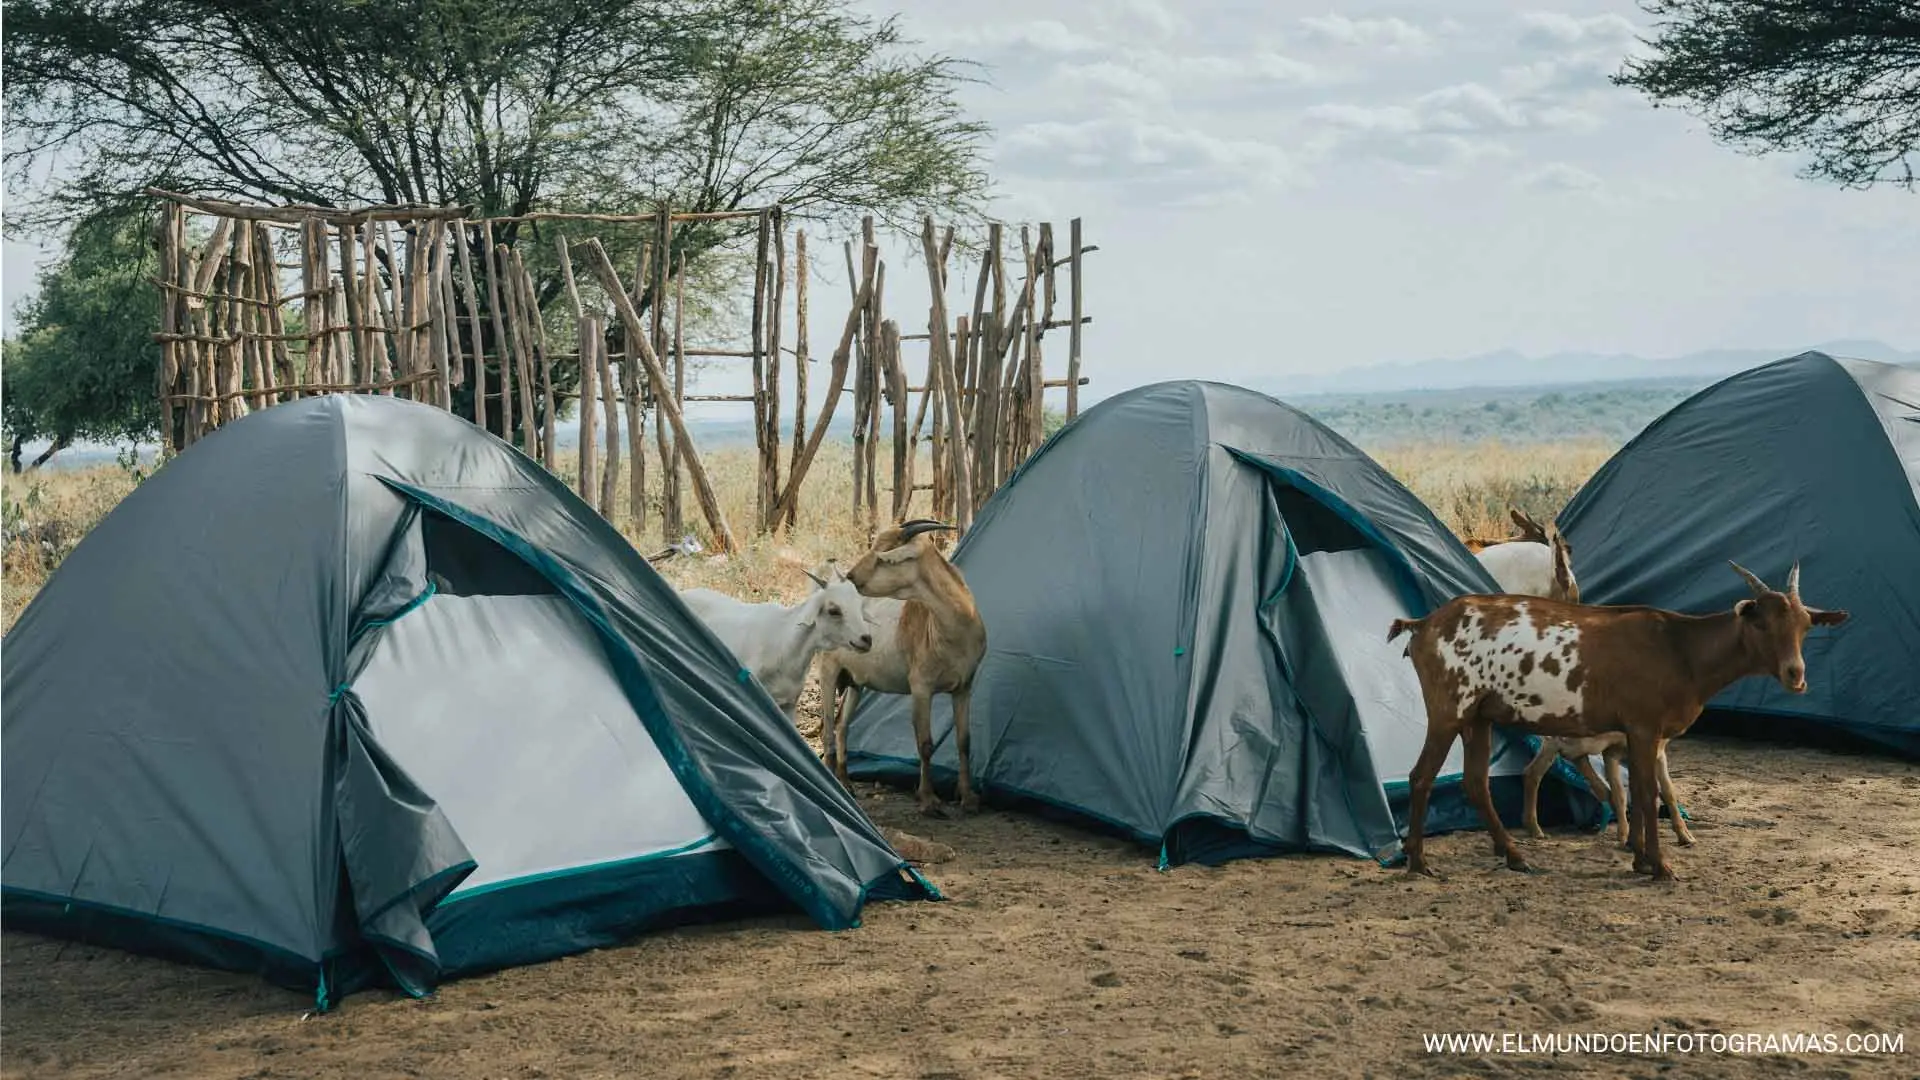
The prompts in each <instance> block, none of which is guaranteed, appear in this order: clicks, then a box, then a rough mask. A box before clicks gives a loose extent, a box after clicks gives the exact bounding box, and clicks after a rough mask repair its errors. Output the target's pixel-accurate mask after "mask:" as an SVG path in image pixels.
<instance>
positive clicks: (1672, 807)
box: [1660, 739, 1693, 847]
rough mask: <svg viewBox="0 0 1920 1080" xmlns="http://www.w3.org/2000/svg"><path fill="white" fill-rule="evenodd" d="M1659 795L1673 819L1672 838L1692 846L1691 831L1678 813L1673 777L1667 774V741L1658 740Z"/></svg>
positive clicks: (1681, 843) (1668, 814)
mask: <svg viewBox="0 0 1920 1080" xmlns="http://www.w3.org/2000/svg"><path fill="white" fill-rule="evenodd" d="M1660 797H1661V798H1662V799H1665V800H1666V801H1667V816H1669V817H1671V818H1672V819H1673V838H1674V841H1675V842H1676V843H1678V844H1679V845H1680V846H1681V847H1692V846H1693V831H1692V830H1691V829H1688V828H1687V819H1686V817H1685V816H1683V815H1682V814H1681V813H1680V797H1679V796H1678V795H1676V794H1674V791H1673V777H1671V776H1669V775H1667V743H1666V740H1664V739H1663V740H1661V742H1660Z"/></svg>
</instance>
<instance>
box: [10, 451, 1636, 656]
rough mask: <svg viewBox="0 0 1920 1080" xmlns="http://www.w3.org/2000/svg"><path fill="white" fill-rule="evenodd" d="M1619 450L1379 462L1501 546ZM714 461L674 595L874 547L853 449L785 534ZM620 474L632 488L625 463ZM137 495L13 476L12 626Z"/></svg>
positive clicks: (644, 529) (801, 580) (721, 455)
mask: <svg viewBox="0 0 1920 1080" xmlns="http://www.w3.org/2000/svg"><path fill="white" fill-rule="evenodd" d="M1611 452H1612V447H1609V446H1606V445H1604V444H1601V443H1594V442H1572V443H1559V444H1547V445H1530V446H1506V445H1502V444H1499V443H1472V444H1462V443H1453V444H1449V443H1431V444H1424V445H1414V446H1399V447H1395V448H1393V449H1391V450H1385V451H1382V452H1381V454H1380V460H1381V463H1382V464H1384V465H1385V466H1386V467H1387V468H1388V469H1390V470H1392V471H1393V473H1394V474H1395V475H1396V476H1398V477H1399V478H1400V479H1401V480H1402V481H1403V482H1404V483H1406V485H1407V486H1408V487H1410V488H1412V489H1413V491H1414V493H1415V494H1417V495H1419V496H1420V497H1421V498H1422V499H1424V500H1426V502H1427V504H1428V505H1429V506H1431V507H1433V509H1434V512H1435V513H1436V514H1438V515H1439V517H1440V519H1441V520H1442V521H1444V522H1446V523H1447V525H1448V526H1449V527H1451V528H1452V529H1454V531H1455V532H1457V533H1459V534H1460V535H1461V536H1463V537H1479V538H1495V537H1502V536H1506V535H1507V534H1508V533H1509V532H1510V531H1511V528H1510V525H1509V523H1508V520H1507V507H1508V506H1509V505H1513V506H1519V507H1521V508H1523V509H1525V510H1526V511H1527V512H1529V513H1531V514H1533V515H1534V516H1536V517H1540V518H1545V517H1547V516H1550V515H1551V514H1553V513H1554V512H1556V511H1557V510H1559V508H1560V507H1561V506H1563V505H1565V504H1566V501H1567V499H1568V498H1570V497H1571V496H1572V495H1573V493H1574V492H1575V491H1576V490H1578V489H1579V487H1580V485H1581V484H1582V483H1583V482H1585V480H1586V479H1587V477H1588V476H1590V475H1592V473H1593V471H1594V469H1596V468H1598V467H1599V466H1600V464H1601V463H1602V462H1604V461H1605V460H1606V459H1607V456H1608V455H1609V454H1610V453H1611ZM879 459H880V462H881V465H880V487H881V502H882V504H883V505H889V500H890V499H891V496H890V495H888V494H887V491H886V488H887V487H888V485H889V483H890V481H891V479H892V473H891V452H890V451H889V450H888V449H887V447H886V445H885V444H883V445H882V447H881V449H880V453H879ZM707 464H708V469H709V470H710V472H711V474H712V477H713V482H714V486H715V488H716V490H717V491H718V492H719V494H720V500H721V503H722V505H723V506H724V508H725V510H726V512H727V517H728V520H729V522H730V523H731V526H732V529H733V532H734V537H735V539H736V540H738V541H739V542H740V543H741V545H742V546H743V548H744V550H742V551H741V552H740V553H739V554H738V555H735V556H733V557H730V558H726V559H673V560H669V561H668V562H666V563H665V564H663V565H662V568H661V569H662V572H663V573H664V574H665V575H666V577H667V578H668V579H669V580H670V581H672V582H673V583H674V584H675V585H676V586H680V587H683V588H684V587H691V586H695V585H701V586H706V587H708V588H714V589H719V590H721V591H723V592H727V593H731V594H733V595H736V596H739V597H741V598H742V599H747V600H775V599H777V600H781V601H783V602H788V603H791V602H793V601H795V600H798V599H799V598H800V597H801V596H803V595H804V594H805V591H806V588H807V580H806V577H805V576H804V575H803V574H802V573H801V568H802V567H806V568H812V567H817V566H819V565H820V564H821V563H823V562H825V561H826V560H828V559H839V560H841V562H842V564H843V565H844V564H845V563H846V562H847V561H850V560H851V559H852V558H853V557H854V556H855V555H856V554H857V553H859V552H860V551H861V550H863V549H864V548H865V547H866V544H867V541H868V532H867V526H866V522H865V520H864V518H855V517H854V515H853V513H852V507H853V451H852V449H851V447H849V446H846V445H844V444H838V445H836V444H827V445H823V446H822V447H821V450H820V455H819V457H818V458H817V459H815V461H814V463H813V467H812V468H811V469H810V470H809V472H808V474H807V482H806V492H805V496H804V497H803V498H802V500H801V504H800V514H799V520H798V521H797V523H796V525H795V527H794V528H793V529H792V530H790V531H789V532H787V533H786V534H785V535H782V536H758V535H755V533H754V529H753V522H754V473H755V463H754V457H753V454H752V452H751V451H749V450H746V449H738V450H724V451H720V452H717V453H713V454H710V455H709V458H708V463H707ZM560 465H561V473H562V475H563V476H564V477H566V478H567V479H568V480H569V482H571V481H572V476H573V472H574V469H575V468H576V463H575V460H574V459H573V458H572V457H571V456H563V458H562V460H561V463H560ZM928 468H929V466H928V464H927V462H926V461H925V459H924V454H923V459H922V461H921V463H920V465H919V467H918V469H917V471H916V478H917V479H918V480H919V481H921V482H925V480H926V478H927V476H928V475H929V473H928ZM621 471H622V474H623V475H622V480H623V481H624V480H625V473H626V468H625V464H624V463H623V464H622V470H621ZM659 481H660V477H659V470H658V468H654V469H652V470H650V472H649V475H648V489H649V494H650V501H651V503H652V509H651V510H650V511H649V515H648V519H647V521H646V522H645V523H644V524H642V525H640V526H638V527H636V523H635V522H633V521H632V520H631V519H629V518H627V517H626V515H625V510H626V505H627V498H626V494H625V492H624V490H623V491H622V493H621V494H620V495H619V497H618V498H617V499H616V503H617V505H618V506H619V508H620V510H621V513H620V515H619V524H620V527H621V531H622V532H623V533H624V534H625V535H626V537H627V539H628V540H629V541H630V542H632V543H633V544H634V546H635V547H637V548H639V549H640V550H641V551H648V552H651V551H657V550H659V549H660V548H661V547H662V546H664V544H665V542H666V541H667V540H669V539H677V537H675V538H667V537H664V536H663V535H662V532H661V529H660V518H659V510H658V495H659ZM133 486H134V479H133V477H132V475H131V474H129V473H128V472H126V471H125V470H123V469H120V468H117V467H114V466H104V467H101V468H96V469H83V470H74V471H71V472H53V473H42V474H37V475H36V474H27V475H25V476H12V475H8V476H6V477H5V479H4V486H3V487H0V491H3V492H4V500H5V507H6V524H7V535H8V540H7V545H6V555H5V582H4V586H5V588H4V607H5V618H6V622H5V625H6V627H8V628H11V627H12V626H13V621H14V619H15V618H17V617H18V616H19V614H20V612H21V611H22V610H23V609H24V608H25V607H26V605H27V602H28V601H29V600H31V599H32V598H33V594H34V593H35V592H37V591H38V590H39V588H40V586H41V585H42V584H43V583H44V582H45V581H46V579H47V575H48V574H50V573H52V571H53V569H54V568H55V567H56V566H58V565H59V560H60V558H61V557H63V556H64V555H65V553H66V551H67V550H70V549H71V547H72V545H73V544H75V543H77V542H78V541H79V539H80V537H82V536H84V535H85V534H86V532H87V530H89V529H91V528H92V527H93V526H94V525H95V524H96V523H97V522H99V520H100V519H101V518H103V517H105V516H106V514H107V512H108V511H110V510H112V509H113V507H114V505H115V504H116V503H118V502H119V501H120V499H122V498H123V497H125V496H126V494H127V493H128V492H129V491H131V490H133ZM622 486H623V488H624V483H623V485H622ZM683 502H684V510H683V515H682V516H683V520H684V522H685V524H686V526H687V528H688V530H690V531H693V532H695V533H696V534H697V535H702V536H703V543H704V542H706V541H705V540H704V534H705V532H706V527H705V522H704V521H703V520H702V519H701V518H700V512H699V507H698V505H697V504H696V503H695V501H694V499H693V493H692V488H691V486H690V485H684V484H683ZM926 509H927V496H926V493H924V492H922V493H919V494H918V495H917V496H916V503H915V510H916V511H917V512H922V513H924V512H925V511H926ZM709 546H710V545H709Z"/></svg>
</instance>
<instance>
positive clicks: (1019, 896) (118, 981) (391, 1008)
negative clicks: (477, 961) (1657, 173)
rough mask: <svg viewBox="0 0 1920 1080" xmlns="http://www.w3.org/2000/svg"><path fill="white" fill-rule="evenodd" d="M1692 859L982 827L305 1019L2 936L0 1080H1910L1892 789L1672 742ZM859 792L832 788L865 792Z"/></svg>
mask: <svg viewBox="0 0 1920 1080" xmlns="http://www.w3.org/2000/svg"><path fill="white" fill-rule="evenodd" d="M1672 753H1673V771H1674V773H1675V776H1676V780H1677V782H1678V784H1679V785H1680V790H1681V794H1682V798H1683V799H1685V800H1687V801H1688V802H1690V803H1691V804H1692V805H1693V807H1694V811H1695V816H1696V823H1695V824H1694V829H1695V831H1696V834H1697V836H1698V837H1699V843H1698V845H1696V846H1695V847H1693V848H1691V849H1676V854H1675V860H1674V861H1675V868H1676V870H1677V872H1678V873H1679V874H1680V876H1681V880H1680V881H1679V882H1678V883H1677V884H1674V885H1671V886H1663V885H1654V884H1652V883H1650V882H1648V881H1646V880H1645V879H1641V878H1636V877H1635V876H1633V875H1631V874H1629V873H1628V861H1629V860H1628V856H1627V855H1626V854H1625V853H1623V852H1620V851H1618V850H1617V849H1615V848H1614V847H1613V846H1612V845H1611V844H1610V843H1609V842H1608V841H1607V840H1606V839H1604V838H1602V837H1601V836H1599V835H1597V834H1573V833H1561V834H1556V835H1553V836H1551V837H1549V838H1548V839H1546V840H1541V841H1532V842H1531V843H1530V848H1531V850H1533V851H1534V852H1536V853H1537V859H1536V861H1537V863H1538V864H1539V865H1540V866H1541V867H1542V868H1543V870H1544V871H1545V872H1544V873H1542V874H1540V875H1537V876H1532V877H1528V876H1524V875H1520V874H1514V873H1511V872H1509V871H1506V870H1503V869H1500V868H1499V864H1498V863H1497V861H1496V860H1495V859H1494V858H1493V857H1492V856H1491V855H1490V854H1489V851H1488V844H1487V840H1486V837H1485V834H1484V833H1478V832H1475V833H1463V834H1456V835H1452V836H1447V837H1442V838H1440V839H1439V840H1438V841H1436V842H1435V843H1434V844H1433V846H1432V848H1431V850H1432V852H1433V858H1434V861H1435V865H1436V866H1437V867H1438V868H1439V869H1440V870H1441V871H1442V872H1443V873H1445V874H1447V875H1448V876H1447V878H1446V880H1443V881H1430V880H1409V879H1408V878H1406V877H1405V876H1403V875H1402V874H1400V873H1399V872H1397V871H1390V870H1383V869H1380V868H1378V867H1376V866H1374V865H1373V864H1371V863H1368V862H1361V861H1356V860H1352V859H1346V858H1340V857H1333V856H1300V857H1292V858H1281V859H1272V860H1264V861H1255V862H1241V863H1236V864H1231V865H1229V866H1226V867H1223V868H1219V869H1205V868H1199V867H1182V868H1178V869H1175V870H1174V871H1172V872H1170V873H1164V874H1163V873H1156V872H1155V871H1154V869H1153V853H1151V852H1148V851H1145V850H1143V849H1141V848H1139V847H1135V846H1132V845H1129V844H1125V843H1122V842H1119V841H1115V840H1109V839H1104V838H1101V837H1099V836H1096V835H1094V834H1091V833H1088V832H1084V831H1081V830H1077V829H1075V828H1072V827H1069V826H1064V825H1056V824H1049V823H1045V822H1042V821H1038V820H1035V819H1033V818H1030V817H1026V816H1021V815H1015V814H1010V813H1005V812H998V811H988V812H986V813H984V814H982V815H980V816H978V817H973V818H969V819H967V820H964V821H930V820H927V819H923V818H920V817H919V816H918V815H916V814H915V813H914V811H913V803H912V799H911V797H910V796H909V795H907V794H905V793H899V792H885V793H874V794H870V795H869V796H868V797H867V799H866V805H867V807H868V808H869V812H870V813H872V814H873V816H874V817H875V819H876V820H877V821H879V822H880V823H882V824H883V825H885V826H889V827H894V828H902V829H906V830H908V831H909V832H911V833H913V834H915V835H918V836H921V837H925V838H926V839H928V840H930V841H933V842H936V843H945V844H950V845H951V846H952V847H953V848H954V849H955V854H954V856H953V857H952V858H951V859H949V860H947V861H944V862H941V863H939V864H937V865H934V866H931V867H929V868H928V872H929V874H930V876H931V877H932V878H933V879H934V880H935V881H936V882H937V883H938V884H939V885H940V886H941V887H942V888H943V889H944V890H945V891H946V892H947V894H948V896H949V897H950V899H949V900H948V902H945V903H916V904H885V905H876V906H873V907H871V908H869V909H868V913H867V916H866V925H865V926H864V928H862V929H859V930H854V931H850V932H847V933H842V934H828V933H823V932H820V931H817V930H813V929H810V928H809V927H808V926H807V925H805V924H803V923H802V921H800V920H799V919H797V918H795V919H766V920H760V921H756V922H750V923H735V924H729V925H723V926H710V927H704V928H699V929H691V930H685V931H677V932H671V933H663V934H658V935H655V936H651V937H648V938H645V939H642V940H638V941H635V942H633V943H631V944H629V945H626V946H623V947H620V948H614V949H608V950H604V951H598V952H593V953H588V954H584V955H580V956H576V957H571V958H567V959H564V960H559V961H556V962H553V963H549V964H544V965H539V966H535V967H527V968H520V969H516V970H512V971H508V972H503V973H499V974H495V975H490V976H484V977H476V978H471V979H465V980H460V981H456V982H453V983H450V984H448V985H446V986H444V987H442V988H441V990H440V991H439V993H438V994H437V995H436V996H435V997H434V998H432V999H429V1000H425V1001H418V1002H416V1001H410V1000H407V999H405V998H402V997H399V996H397V995H394V994H391V993H388V992H385V991H370V992H365V993H362V994H358V995H355V996H353V997H351V998H349V999H348V1000H347V1001H346V1003H345V1004H344V1005H343V1006H342V1007H341V1008H339V1009H338V1010H336V1011H335V1012H333V1013H331V1014H328V1015H325V1016H308V1015H305V1012H306V1009H307V1008H308V1007H309V1003H308V1002H307V1001H306V1000H304V999H303V998H302V996H301V995H297V994H293V993H289V992H285V991H280V990H275V989H273V988H270V987H268V986H266V985H264V984H262V983H260V982H258V981H257V980H255V979H253V978H251V977H241V976H234V975H227V974H222V973H218V972H210V971H201V970H194V969H189V968H185V967H181V966H177V965H172V964H168V963H165V962H160V961H152V960H145V959H140V958H137V957H133V956H129V955H126V954H123V953H119V952H116V951H112V950H105V949H96V948H90V947H86V946H82V945H76V944H63V943H60V942H54V941H47V940H44V939H38V938H32V937H28V936H24V935H19V934H8V935H6V937H5V954H4V999H3V1000H0V1008H3V1010H4V1011H3V1012H0V1072H3V1073H4V1075H5V1076H7V1077H151V1076H191V1077H209V1078H217V1077H294V1076H299V1077H349V1078H353V1080H365V1078H372V1077H386V1076H417V1077H449V1078H458V1080H479V1078H483V1077H583V1078H585V1077H622V1078H628V1077H646V1078H650V1080H651V1078H655V1077H683V1076H686V1077H692V1076H701V1077H780V1078H792V1077H812V1076H821V1077H836V1078H840V1077H852V1076H885V1077H911V1078H921V1080H936V1078H938V1080H947V1078H956V1080H957V1078H974V1077H1012V1076H1048V1077H1090V1078H1092V1077H1098V1078H1107V1077H1118V1076H1159V1077H1221V1076H1243V1075H1274V1076H1277V1075H1281V1074H1283V1073H1284V1074H1289V1075H1291V1074H1298V1075H1313V1076H1380V1077H1387V1076H1393V1077H1409V1076H1521V1075H1528V1076H1531V1075H1543V1074H1545V1073H1546V1072H1547V1071H1549V1070H1552V1071H1554V1072H1557V1073H1560V1072H1571V1073H1573V1074H1575V1075H1582V1074H1585V1075H1608V1076H1622V1075H1625V1076H1649V1077H1651V1076H1709V1077H1719V1076H1724V1077H1745V1076H1772V1075H1792V1076H1901V1077H1914V1076H1920V868H1916V866H1915V863H1914V858H1913V855H1914V851H1915V850H1916V845H1920V768H1916V767H1915V766H1912V765H1908V764H1904V763H1899V762H1895V761H1890V760H1886V759H1879V758H1871V757H1854V756H1845V755H1835V754H1827V753H1823V752H1818V751H1811V750H1805V749H1791V748H1783V747H1779V746H1758V745H1753V744H1747V743H1741V742H1735V741H1727V740H1714V739H1709V738H1705V737H1694V738H1689V739H1685V740H1682V741H1681V742H1679V743H1676V744H1675V746H1674V748H1673V752H1672ZM863 790H865V789H863ZM1656 1028H1659V1029H1666V1030H1679V1031H1694V1032H1754V1033H1769V1032H1831V1033H1835V1034H1836V1035H1843V1034H1844V1033H1846V1032H1849V1031H1858V1032H1894V1033H1903V1034H1904V1036H1905V1040H1906V1050H1905V1052H1904V1053H1903V1054H1901V1055H1898V1056H1854V1057H1846V1056H1839V1055H1835V1056H1827V1055H1820V1054H1799V1055H1773V1056H1767V1055H1764V1054H1762V1055H1746V1056H1738V1057H1736V1056H1720V1057H1715V1056H1710V1055H1699V1054H1696V1055H1693V1056H1689V1057H1685V1058H1674V1059H1666V1060H1662V1059H1658V1058H1651V1057H1644V1056H1631V1055H1621V1056H1599V1057H1595V1056H1575V1057H1563V1058H1560V1059H1557V1060H1556V1059H1554V1058H1551V1057H1531V1056H1500V1055H1493V1056H1466V1055H1452V1056H1447V1055H1438V1054H1429V1053H1426V1052H1424V1051H1423V1048H1422V1041H1421V1035H1422V1033H1424V1032H1431V1031H1490V1032H1599V1033H1607V1034H1612V1033H1624V1032H1631V1031H1648V1030H1653V1029H1656Z"/></svg>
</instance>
